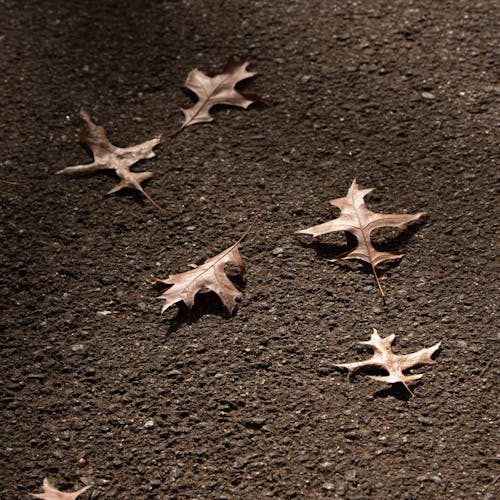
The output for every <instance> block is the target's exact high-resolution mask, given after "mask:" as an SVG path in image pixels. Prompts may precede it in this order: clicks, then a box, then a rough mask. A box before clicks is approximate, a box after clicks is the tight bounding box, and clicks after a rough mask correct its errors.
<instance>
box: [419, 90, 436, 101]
mask: <svg viewBox="0 0 500 500" xmlns="http://www.w3.org/2000/svg"><path fill="white" fill-rule="evenodd" d="M421 95H422V97H423V98H424V99H429V100H432V99H435V98H436V96H435V95H434V94H431V93H430V92H422V94H421Z"/></svg>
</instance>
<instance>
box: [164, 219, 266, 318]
mask: <svg viewBox="0 0 500 500" xmlns="http://www.w3.org/2000/svg"><path fill="white" fill-rule="evenodd" d="M257 220H258V217H257V218H256V219H255V220H254V221H253V222H252V224H251V225H250V226H249V227H248V229H247V230H246V231H245V233H244V234H243V236H242V237H241V238H240V239H239V240H238V241H237V242H236V243H234V244H233V245H231V246H230V247H229V248H227V249H226V250H224V251H222V252H221V253H219V254H217V255H216V256H215V257H211V258H210V259H207V260H205V261H204V262H203V263H202V264H200V265H199V266H197V267H195V268H194V269H191V270H189V271H185V272H183V273H178V274H171V275H170V276H169V277H168V279H166V280H156V283H155V284H164V285H173V286H172V287H171V288H169V289H168V290H166V291H165V292H163V293H162V294H161V295H160V297H159V298H161V299H164V300H165V303H164V304H163V307H162V310H161V312H162V313H163V312H164V311H166V310H167V309H168V308H169V307H171V306H173V305H174V304H175V303H177V302H184V304H186V306H187V307H189V308H190V309H191V307H193V304H194V299H195V295H196V294H197V293H198V292H200V291H203V290H212V291H213V292H215V293H216V294H217V295H218V296H219V297H220V299H221V300H222V302H223V304H224V305H225V306H226V308H227V310H228V311H229V313H232V312H233V310H234V308H235V306H236V299H237V298H238V297H241V295H242V294H241V292H240V291H239V290H238V289H237V288H236V287H235V286H234V285H233V283H232V282H231V280H230V279H229V278H228V277H227V276H226V273H225V267H226V264H233V265H234V266H236V267H237V268H238V269H239V270H240V272H241V274H242V275H243V274H244V273H245V264H244V262H243V259H242V258H241V255H240V253H239V251H238V248H239V245H240V243H241V242H242V241H243V240H244V239H245V237H246V236H247V235H248V233H249V232H250V230H251V229H252V227H253V226H254V224H255V223H256V222H257Z"/></svg>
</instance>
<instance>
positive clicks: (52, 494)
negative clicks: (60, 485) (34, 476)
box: [30, 478, 90, 500]
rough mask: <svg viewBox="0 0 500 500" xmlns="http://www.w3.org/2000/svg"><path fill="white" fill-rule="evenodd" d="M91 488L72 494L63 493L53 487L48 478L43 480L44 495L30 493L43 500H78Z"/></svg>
mask: <svg viewBox="0 0 500 500" xmlns="http://www.w3.org/2000/svg"><path fill="white" fill-rule="evenodd" d="M89 488H90V486H85V487H84V488H82V489H81V490H78V491H73V492H72V493H63V492H62V491H59V490H58V489H57V488H55V487H54V486H52V485H51V484H50V482H49V480H48V479H47V478H45V479H44V480H43V493H30V495H31V496H32V497H34V498H41V499H42V500H76V498H77V497H78V496H79V495H81V494H82V493H84V492H85V491H87V490H88V489H89Z"/></svg>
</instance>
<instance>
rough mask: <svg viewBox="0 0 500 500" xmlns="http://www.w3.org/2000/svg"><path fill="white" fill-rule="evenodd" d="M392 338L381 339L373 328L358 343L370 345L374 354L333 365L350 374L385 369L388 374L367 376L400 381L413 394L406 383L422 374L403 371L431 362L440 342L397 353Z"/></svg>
mask: <svg viewBox="0 0 500 500" xmlns="http://www.w3.org/2000/svg"><path fill="white" fill-rule="evenodd" d="M394 338H395V335H394V334H393V335H390V336H389V337H386V338H385V339H383V338H381V337H380V336H379V334H378V332H377V330H376V329H375V328H374V329H373V334H372V336H371V338H370V340H368V341H366V342H360V344H363V345H367V346H370V347H371V348H372V349H373V352H374V354H373V356H372V357H371V358H370V359H367V360H366V361H358V362H356V363H344V364H338V365H334V366H338V367H340V368H347V370H348V371H349V374H352V373H354V372H357V371H359V370H363V369H365V368H367V369H370V368H372V369H373V368H376V369H383V370H386V371H387V373H388V375H384V376H377V375H369V377H370V378H371V379H373V380H378V381H380V382H386V383H388V384H395V383H397V382H400V383H402V384H403V385H404V386H405V387H406V389H407V390H408V392H409V393H410V394H411V395H412V396H413V395H414V394H413V393H412V392H411V391H410V388H409V387H408V383H409V382H413V381H414V380H418V379H420V378H422V377H423V375H422V374H418V375H404V374H403V371H404V370H407V369H408V368H412V367H413V366H417V365H430V364H433V363H434V361H433V360H432V355H433V354H434V353H435V352H436V351H437V350H438V349H439V347H440V346H441V342H438V343H437V344H434V345H433V346H432V347H429V348H427V349H421V350H420V351H417V352H414V353H412V354H402V355H399V354H394V353H393V352H392V347H391V345H392V342H393V341H394Z"/></svg>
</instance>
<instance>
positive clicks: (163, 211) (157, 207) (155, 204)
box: [141, 189, 166, 214]
mask: <svg viewBox="0 0 500 500" xmlns="http://www.w3.org/2000/svg"><path fill="white" fill-rule="evenodd" d="M141 192H142V194H143V195H144V196H145V197H146V198H147V199H148V200H149V201H150V202H151V203H152V204H153V205H154V206H155V208H156V209H157V210H158V211H159V212H160V213H161V214H164V213H165V212H166V210H165V209H164V208H162V207H160V205H158V203H156V201H155V200H153V198H151V196H149V194H148V193H146V191H144V189H141Z"/></svg>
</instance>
